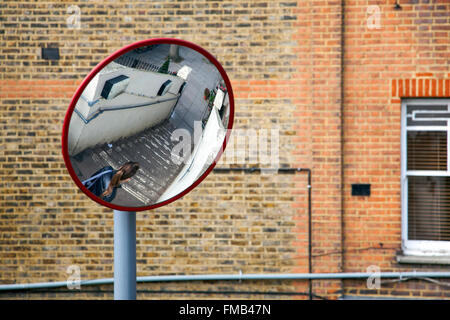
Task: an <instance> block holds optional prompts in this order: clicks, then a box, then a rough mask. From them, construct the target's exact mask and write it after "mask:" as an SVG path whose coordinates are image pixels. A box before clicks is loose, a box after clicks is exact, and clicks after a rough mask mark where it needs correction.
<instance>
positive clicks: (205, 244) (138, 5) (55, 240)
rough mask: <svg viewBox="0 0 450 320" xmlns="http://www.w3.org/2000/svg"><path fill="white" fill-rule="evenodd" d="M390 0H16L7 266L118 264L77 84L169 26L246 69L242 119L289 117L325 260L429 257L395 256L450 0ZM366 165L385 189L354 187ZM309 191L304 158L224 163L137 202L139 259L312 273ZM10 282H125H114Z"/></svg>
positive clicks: (234, 286) (7, 121)
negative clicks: (411, 113)
mask: <svg viewBox="0 0 450 320" xmlns="http://www.w3.org/2000/svg"><path fill="white" fill-rule="evenodd" d="M391 2H392V1H345V5H344V6H342V4H341V1H318V0H310V1H306V2H305V1H299V2H298V3H297V1H274V2H272V1H267V0H264V1H252V2H251V3H245V2H242V1H195V2H194V1H192V2H190V1H185V2H171V1H165V2H151V3H147V2H127V3H121V2H104V3H102V2H99V1H96V2H92V3H86V2H77V1H73V2H66V3H59V2H58V3H57V2H55V3H52V2H50V3H49V2H46V3H28V2H25V1H24V2H16V1H11V2H7V1H4V2H2V3H1V4H0V23H1V28H0V36H1V40H0V43H1V46H0V71H1V72H0V115H1V116H0V126H1V131H0V132H1V134H0V176H1V179H0V203H1V204H0V283H1V284H8V283H26V282H43V281H65V280H66V279H67V277H68V275H67V273H66V269H67V267H68V266H70V265H73V264H76V265H78V266H79V267H80V269H81V277H82V279H95V278H108V277H112V275H113V264H112V263H113V221H112V212H111V210H109V209H105V208H102V207H100V206H99V205H97V204H96V203H94V202H92V201H91V200H89V199H88V198H87V197H86V196H84V195H83V194H82V193H81V192H80V191H79V190H78V189H77V187H76V186H75V184H74V183H73V182H72V181H71V179H70V176H69V175H68V174H67V173H66V170H65V166H64V162H63V160H62V156H61V150H60V149H61V143H60V136H61V131H62V124H63V118H64V115H65V111H66V109H67V107H68V104H69V102H70V98H71V96H72V95H73V93H74V91H75V89H76V87H77V86H78V84H79V83H80V82H81V81H82V79H83V78H84V77H85V76H86V74H87V73H88V72H89V71H90V70H91V68H92V67H93V66H95V65H96V64H97V63H98V62H99V61H101V60H102V59H103V58H104V57H106V56H107V55H109V54H111V53H112V52H114V51H115V50H117V49H119V48H121V47H122V46H124V45H127V44H129V43H131V42H134V41H137V40H142V39H146V38H152V37H176V38H181V39H184V40H188V41H192V42H195V43H196V44H198V45H200V46H202V47H204V48H205V49H206V50H208V51H209V52H211V53H212V54H213V55H214V56H215V57H216V58H217V59H218V60H219V61H220V62H221V63H222V65H223V66H224V68H225V70H226V71H227V73H228V76H229V77H230V79H231V82H232V85H233V90H234V93H235V96H236V101H235V108H236V110H235V111H236V113H235V126H234V128H236V129H246V128H250V129H260V128H262V129H269V128H273V127H277V128H279V129H280V163H281V165H284V166H290V167H305V168H311V169H312V186H313V189H312V207H313V221H312V222H313V224H312V226H313V234H312V240H313V256H314V258H313V272H341V271H346V272H350V271H352V272H358V271H361V272H365V271H366V267H367V266H369V265H378V266H380V267H381V269H382V271H392V270H411V269H412V268H414V269H417V268H421V266H416V265H413V266H411V267H404V266H400V265H398V264H397V263H396V262H395V261H396V260H395V257H396V254H397V253H398V251H399V250H400V247H401V238H400V100H399V99H400V97H405V96H407V95H408V94H407V93H406V91H405V92H403V93H401V92H402V91H401V90H405V89H406V88H409V90H412V88H413V84H415V88H416V90H419V87H420V83H421V81H422V83H423V84H422V88H426V83H427V79H428V80H429V82H428V83H429V87H428V88H429V89H428V90H429V94H430V95H433V94H434V93H435V94H436V95H439V96H447V97H448V96H449V93H448V88H449V86H448V78H449V74H448V73H449V71H450V70H449V68H448V58H449V48H448V39H449V18H448V14H449V12H450V5H449V4H448V3H447V2H445V1H414V2H411V4H410V3H406V1H404V2H405V3H402V10H399V11H396V10H394V8H393V4H392V3H391ZM71 5H77V6H78V7H79V9H80V13H81V16H80V17H81V25H80V29H72V28H68V26H67V18H69V17H70V16H71V15H72V14H73V13H68V12H67V10H68V8H69V7H70V6H71ZM369 5H378V6H379V8H380V9H381V11H380V12H381V28H380V29H368V28H367V24H366V19H367V8H368V6H369ZM342 12H343V13H344V14H343V15H342ZM342 16H344V26H343V28H342ZM342 30H344V32H342ZM342 42H343V43H344V47H342ZM42 47H59V50H60V56H61V58H60V60H59V61H49V60H43V59H42V58H41V48H42ZM342 49H344V55H342ZM342 66H343V67H342ZM414 79H416V81H413V80H414ZM406 80H409V81H406ZM433 80H435V81H436V89H433V88H434V87H433ZM400 88H402V89H400ZM423 90H425V89H423ZM410 94H413V93H412V91H411V92H410ZM421 94H424V93H420V90H419V91H417V95H421ZM342 97H344V100H342ZM342 115H343V117H342ZM342 123H343V124H344V127H342ZM342 129H343V130H342ZM342 151H343V152H342ZM223 165H225V164H222V163H219V165H218V166H223ZM361 182H367V183H371V184H372V196H371V197H369V198H364V199H361V198H355V197H351V196H350V185H351V183H361ZM307 200H308V199H307V180H306V175H305V174H303V173H297V174H295V175H261V174H258V173H253V174H244V173H212V174H211V175H210V176H209V177H208V178H207V179H205V180H204V181H203V182H202V184H201V185H200V186H198V187H197V188H196V189H195V190H194V191H192V192H191V193H189V194H188V195H187V196H185V197H184V198H183V199H180V200H178V201H177V202H175V203H172V204H170V205H168V206H166V207H162V208H159V209H156V210H153V211H148V212H139V213H138V215H137V241H138V242H137V259H138V261H137V262H138V276H146V275H162V274H210V273H239V272H240V271H242V272H243V273H263V272H266V273H273V272H280V273H292V272H308V247H307V245H308V232H307V231H308V229H307V227H308V225H307V223H308V221H307V208H308V203H307ZM343 209H344V210H343ZM342 217H344V219H342ZM380 243H382V244H383V246H382V247H381V246H380ZM366 248H369V249H366ZM342 252H344V254H343V255H342V254H341V253H342ZM424 268H426V269H430V270H431V269H433V270H435V269H442V268H439V267H434V268H432V267H431V266H424ZM138 289H139V290H140V291H139V294H138V298H179V297H186V298H197V297H198V298H279V299H290V298H296V299H297V298H298V299H303V298H307V295H306V296H305V295H304V293H307V291H308V283H307V282H306V281H252V282H247V281H242V282H239V281H230V282H193V283H157V284H140V285H139V287H138ZM313 290H314V293H315V294H317V295H321V296H325V297H328V298H338V297H339V296H341V295H342V294H348V295H393V296H408V297H411V296H414V295H417V296H422V297H426V296H431V297H433V296H436V295H439V296H440V297H446V296H448V290H447V291H446V290H444V288H442V287H439V286H436V285H434V284H431V283H428V282H423V281H414V282H404V283H400V284H386V285H383V287H382V289H381V290H379V291H377V290H373V291H372V290H368V289H367V287H366V281H365V280H358V281H356V280H355V281H353V280H352V281H344V282H343V281H339V280H335V281H314V282H313ZM204 291H217V292H220V293H216V294H211V295H207V294H205V293H202V292H204ZM168 292H169V293H168ZM233 292H234V293H233ZM239 292H240V293H239ZM0 296H1V297H9V298H22V297H26V298H42V297H48V298H54V297H58V298H80V299H82V298H111V297H112V287H111V286H97V287H86V288H84V287H83V289H82V290H81V291H76V292H75V291H68V290H57V291H52V292H38V293H36V292H26V293H17V292H15V293H14V292H13V293H8V294H5V293H0Z"/></svg>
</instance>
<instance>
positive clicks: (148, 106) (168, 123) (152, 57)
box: [63, 39, 234, 211]
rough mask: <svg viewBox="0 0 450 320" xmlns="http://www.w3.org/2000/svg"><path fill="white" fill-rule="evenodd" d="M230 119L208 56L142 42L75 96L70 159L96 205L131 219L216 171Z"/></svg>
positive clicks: (224, 82)
mask: <svg viewBox="0 0 450 320" xmlns="http://www.w3.org/2000/svg"><path fill="white" fill-rule="evenodd" d="M233 115H234V101H233V93H232V89H231V85H230V81H229V79H228V77H227V75H226V73H225V71H224V69H223V68H222V66H221V65H220V64H219V62H218V61H217V60H216V59H215V58H214V57H213V56H212V55H211V54H209V53H208V52H207V51H205V50H204V49H202V48H200V47H198V46H197V45H194V44H192V43H189V42H186V41H181V40H177V39H152V40H145V41H141V42H138V43H134V44H132V45H129V46H127V47H125V48H123V49H121V50H119V51H117V52H116V53H114V54H113V55H111V56H110V57H108V58H107V59H105V60H104V61H102V62H101V63H100V64H99V65H98V66H97V67H95V68H94V69H93V70H92V72H91V73H90V74H89V75H88V76H87V77H86V79H85V80H84V81H83V82H82V84H81V85H80V87H79V88H78V90H77V91H76V93H75V95H74V98H73V100H72V102H71V104H70V106H69V109H68V111H67V114H66V118H65V121H64V129H63V155H64V160H65V163H66V166H67V168H68V170H69V172H70V174H71V176H72V178H73V179H74V181H75V183H76V184H77V185H78V186H79V187H80V188H81V190H82V191H83V192H84V193H86V194H87V195H88V196H89V197H90V198H92V199H93V200H95V201H96V202H98V203H100V204H102V205H105V206H108V207H110V208H113V209H117V210H124V211H139V210H146V209H150V208H154V207H158V206H161V205H164V204H167V203H169V202H171V201H174V200H175V199H177V198H179V197H181V196H183V195H184V194H186V193H187V192H188V191H190V190H191V189H193V188H194V187H195V186H196V185H198V184H199V183H200V182H201V180H203V179H204V178H205V177H206V175H207V174H208V173H209V172H210V171H211V170H212V168H213V167H214V165H215V163H216V162H217V161H218V159H219V157H220V155H221V154H222V152H223V150H224V148H225V145H226V141H227V137H228V136H229V134H230V131H231V128H232V124H233Z"/></svg>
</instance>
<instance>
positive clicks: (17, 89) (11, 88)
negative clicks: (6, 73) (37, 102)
mask: <svg viewBox="0 0 450 320" xmlns="http://www.w3.org/2000/svg"><path fill="white" fill-rule="evenodd" d="M80 83H81V81H77V80H45V79H44V80H0V98H5V99H6V98H70V97H72V96H73V95H74V94H75V90H76V89H77V87H78V85H79V84H80ZM67 107H68V106H67Z"/></svg>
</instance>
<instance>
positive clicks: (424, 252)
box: [401, 98, 450, 256]
mask: <svg viewBox="0 0 450 320" xmlns="http://www.w3.org/2000/svg"><path fill="white" fill-rule="evenodd" d="M442 104H446V105H447V110H450V100H449V99H421V98H418V99H402V104H401V108H402V110H401V187H402V191H401V196H402V250H403V253H404V254H406V255H417V256H436V255H450V241H425V240H409V239H408V176H445V177H449V176H450V170H449V169H450V166H449V164H450V156H448V157H447V171H424V170H413V171H408V174H407V171H406V168H407V166H406V165H407V163H406V155H407V146H406V131H407V130H408V131H409V130H419V131H440V130H446V131H447V141H448V142H447V147H448V148H449V147H450V143H449V141H450V121H448V122H447V127H443V126H439V127H437V126H436V127H433V126H429V127H424V126H411V127H409V128H407V127H406V105H442Z"/></svg>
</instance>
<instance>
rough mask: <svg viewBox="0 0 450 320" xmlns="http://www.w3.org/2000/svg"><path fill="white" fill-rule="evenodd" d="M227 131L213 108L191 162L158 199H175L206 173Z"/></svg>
mask: <svg viewBox="0 0 450 320" xmlns="http://www.w3.org/2000/svg"><path fill="white" fill-rule="evenodd" d="M225 134H226V130H225V129H224V127H223V125H222V120H221V119H220V116H219V113H218V112H217V109H216V108H213V109H212V111H211V114H210V116H209V118H208V122H207V123H206V126H205V129H204V130H203V133H202V136H201V138H200V140H199V142H198V143H197V144H196V146H195V148H194V151H193V152H192V154H191V156H190V157H189V160H188V161H187V162H186V164H185V166H184V168H183V169H182V170H181V172H180V173H179V174H178V176H177V178H176V179H175V180H174V181H173V182H172V184H171V185H170V186H169V188H167V190H166V191H165V192H164V193H163V194H162V195H161V197H160V198H159V199H158V202H162V201H165V200H168V199H170V198H173V197H174V196H176V195H177V194H180V193H181V192H182V191H184V190H186V189H187V188H188V187H190V186H191V185H192V184H193V183H194V182H195V181H196V180H197V179H198V178H199V177H200V175H201V174H203V172H204V168H205V167H206V166H207V165H208V164H211V163H212V162H213V161H214V159H215V158H216V156H217V154H218V153H219V151H220V148H221V147H222V144H223V142H224V139H225Z"/></svg>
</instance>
